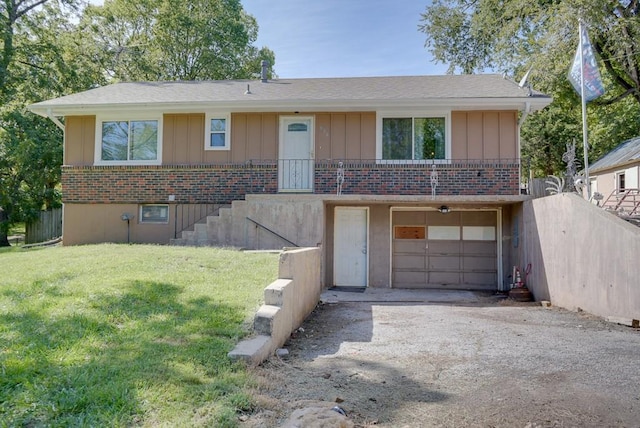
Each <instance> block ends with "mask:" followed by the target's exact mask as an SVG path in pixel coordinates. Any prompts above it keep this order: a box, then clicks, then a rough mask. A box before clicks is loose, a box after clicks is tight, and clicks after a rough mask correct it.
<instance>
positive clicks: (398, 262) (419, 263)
mask: <svg viewBox="0 0 640 428" xmlns="http://www.w3.org/2000/svg"><path fill="white" fill-rule="evenodd" d="M425 265H426V257H425V256H424V255H421V256H419V255H408V254H402V255H400V254H397V255H396V256H394V257H393V266H395V267H396V269H415V270H424V269H425V268H426V266H425Z"/></svg>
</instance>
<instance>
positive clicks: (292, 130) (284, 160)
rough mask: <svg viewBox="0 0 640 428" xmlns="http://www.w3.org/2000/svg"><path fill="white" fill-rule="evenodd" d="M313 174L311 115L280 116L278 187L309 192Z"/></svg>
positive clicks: (283, 189) (289, 190)
mask: <svg viewBox="0 0 640 428" xmlns="http://www.w3.org/2000/svg"><path fill="white" fill-rule="evenodd" d="M313 174H314V166H313V118H311V117H282V118H281V119H280V155H279V159H278V190H279V191H281V192H311V191H312V190H313Z"/></svg>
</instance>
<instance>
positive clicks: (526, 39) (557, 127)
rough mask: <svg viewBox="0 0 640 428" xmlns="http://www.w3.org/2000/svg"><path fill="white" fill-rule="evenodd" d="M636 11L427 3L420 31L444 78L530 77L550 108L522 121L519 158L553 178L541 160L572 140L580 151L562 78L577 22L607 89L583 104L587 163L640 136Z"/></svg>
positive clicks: (579, 3)
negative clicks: (444, 67)
mask: <svg viewBox="0 0 640 428" xmlns="http://www.w3.org/2000/svg"><path fill="white" fill-rule="evenodd" d="M639 12H640V2H638V1H636V0H555V1H548V0H537V1H531V0H447V1H445V0H434V1H433V3H432V4H431V5H430V6H428V7H427V8H426V10H425V12H424V13H423V14H422V17H421V25H420V31H422V32H424V33H425V34H426V35H427V40H426V43H425V45H426V47H427V48H428V49H429V50H430V51H431V53H432V54H433V56H434V58H435V59H436V61H440V62H443V63H446V64H449V72H452V73H453V72H456V71H461V72H463V73H473V72H481V71H484V70H486V69H491V70H499V71H500V72H503V71H504V72H506V73H507V74H510V75H512V76H514V77H515V76H522V75H523V74H524V73H525V71H526V70H528V69H531V70H532V71H531V74H530V79H529V81H530V82H531V83H532V84H533V85H534V87H535V89H538V90H541V91H543V92H546V93H549V94H551V95H552V96H553V97H554V103H553V104H554V105H555V106H557V107H553V106H552V107H550V108H549V109H548V110H547V111H546V112H542V113H541V115H536V116H539V117H538V118H535V119H534V118H533V117H532V118H530V119H528V120H527V121H526V122H525V127H524V128H523V132H522V136H523V152H524V153H528V154H530V155H532V156H533V157H534V159H533V165H534V166H536V165H537V166H536V169H537V170H538V171H545V172H546V173H548V172H549V171H552V170H553V172H554V173H558V172H560V171H559V170H558V168H560V167H561V164H558V163H556V162H555V161H554V162H551V160H550V159H549V158H548V156H552V155H553V156H556V155H557V154H558V152H560V153H561V151H564V150H565V143H571V141H572V140H574V139H575V140H577V141H578V142H579V146H580V147H581V144H582V141H581V139H582V137H581V127H579V126H580V120H581V117H580V113H579V103H580V100H579V97H578V95H577V94H576V93H575V91H574V90H573V88H572V87H571V86H570V84H569V82H568V79H567V71H568V69H569V67H570V64H571V62H572V60H573V55H574V54H575V50H576V46H577V44H578V31H577V25H578V21H577V20H578V17H581V18H582V19H583V21H584V22H585V23H586V25H587V26H588V29H589V37H590V39H591V42H592V45H593V46H594V49H595V51H596V52H597V54H598V55H599V57H600V62H601V67H600V68H601V73H602V74H603V78H604V80H605V84H606V89H607V92H606V94H605V95H604V96H603V97H601V98H600V99H598V100H596V101H593V102H591V103H590V105H589V115H588V116H589V134H590V135H589V141H590V145H591V148H592V150H591V151H590V156H591V157H592V158H594V159H596V158H598V157H599V156H600V155H601V154H603V153H605V152H607V151H608V150H610V149H611V148H612V147H613V146H615V145H617V144H618V143H620V142H621V141H623V140H625V139H628V138H631V137H633V136H635V135H638V133H640V120H639V118H640V115H639V113H640V19H638V18H639ZM554 159H555V157H554ZM544 162H547V164H546V166H544V167H543V163H544ZM549 162H551V163H549ZM549 166H552V167H551V168H549Z"/></svg>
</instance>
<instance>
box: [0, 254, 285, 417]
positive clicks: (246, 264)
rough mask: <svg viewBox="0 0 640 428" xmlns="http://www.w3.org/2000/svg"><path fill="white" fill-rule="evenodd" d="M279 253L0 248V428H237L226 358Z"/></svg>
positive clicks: (248, 405)
mask: <svg viewBox="0 0 640 428" xmlns="http://www.w3.org/2000/svg"><path fill="white" fill-rule="evenodd" d="M277 261H278V256H277V255H276V254H265V253H257V254H256V253H253V254H249V253H242V252H238V251H233V250H222V249H215V248H185V247H166V246H152V245H113V244H104V245H90V246H77V247H55V248H43V249H32V250H21V249H15V248H13V249H7V250H3V251H0V427H4V426H59V427H67V426H154V427H155V426H185V427H187V426H188V427H192V426H216V427H225V426H229V427H232V426H235V425H236V421H237V416H238V414H239V413H243V412H250V411H251V409H252V406H253V403H252V399H251V395H250V394H249V393H248V391H249V390H250V387H251V384H250V379H249V377H248V375H247V372H246V371H245V370H244V368H243V367H242V366H241V365H239V364H233V363H231V362H230V361H229V360H228V359H227V356H226V355H227V352H229V351H230V350H231V349H232V348H233V347H234V345H235V343H236V341H237V340H238V339H239V338H241V337H243V336H244V335H246V334H247V320H250V319H251V316H252V315H253V314H254V313H255V310H256V309H257V307H258V306H259V304H260V302H261V300H262V296H263V294H262V290H263V289H264V287H266V286H267V285H268V284H269V283H270V282H271V281H273V280H274V279H275V278H276V276H277V268H278V262H277Z"/></svg>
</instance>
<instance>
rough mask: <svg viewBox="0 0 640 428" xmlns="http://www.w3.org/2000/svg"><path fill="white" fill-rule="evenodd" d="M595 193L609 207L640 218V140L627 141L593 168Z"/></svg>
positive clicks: (591, 172) (590, 171)
mask: <svg viewBox="0 0 640 428" xmlns="http://www.w3.org/2000/svg"><path fill="white" fill-rule="evenodd" d="M589 181H590V183H591V193H592V194H593V193H595V192H598V193H601V194H602V196H603V198H604V199H603V201H602V202H601V204H602V205H604V206H605V208H610V209H613V210H615V211H623V213H626V214H633V215H640V206H639V205H640V195H639V193H640V190H639V189H640V137H636V138H632V139H630V140H627V141H625V142H623V143H621V144H620V145H618V146H617V147H616V148H615V149H613V150H611V151H610V152H609V153H607V154H606V155H604V156H603V157H601V158H600V159H598V160H597V161H596V162H595V163H593V164H592V165H591V166H590V167H589Z"/></svg>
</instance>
